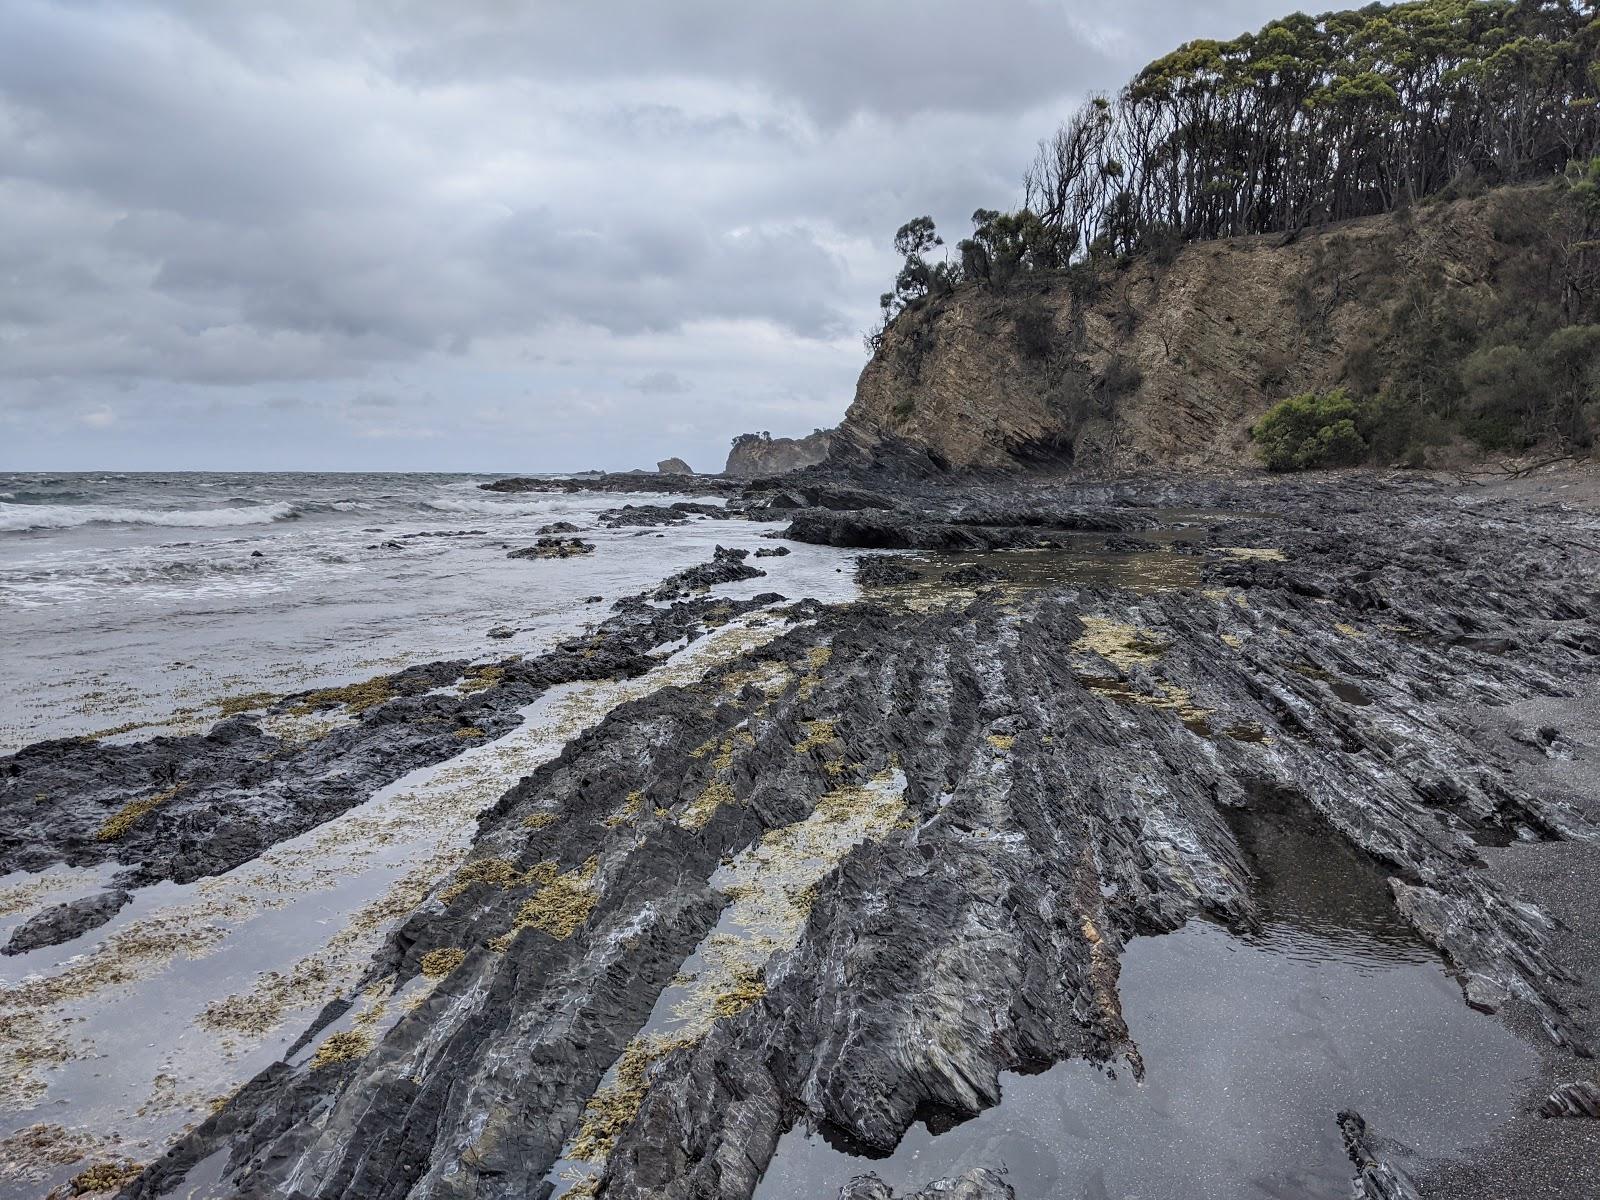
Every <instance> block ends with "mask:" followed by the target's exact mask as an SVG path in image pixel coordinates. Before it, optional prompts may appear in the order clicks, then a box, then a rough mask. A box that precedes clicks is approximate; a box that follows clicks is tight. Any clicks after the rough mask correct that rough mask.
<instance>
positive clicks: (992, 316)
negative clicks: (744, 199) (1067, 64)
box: [833, 188, 1553, 471]
mask: <svg viewBox="0 0 1600 1200" xmlns="http://www.w3.org/2000/svg"><path fill="white" fill-rule="evenodd" d="M1552 202H1553V201H1552V199H1551V193H1550V192H1549V191H1548V190H1546V191H1540V190H1539V189H1527V188H1524V189H1507V190H1502V191H1500V192H1492V193H1489V194H1487V195H1484V196H1480V197H1476V198H1473V199H1466V200H1457V201H1453V202H1448V203H1440V204H1434V205H1427V206H1422V207H1418V208H1413V209H1408V210H1403V211H1401V212H1399V213H1395V214H1391V215H1388V216H1382V217H1372V218H1366V219H1362V220H1358V221H1350V222H1345V223H1343V224H1340V225H1337V226H1330V227H1328V228H1325V229H1323V230H1320V231H1316V232H1310V233H1306V234H1304V235H1302V236H1300V237H1298V238H1296V239H1293V240H1289V239H1285V238H1284V237H1282V236H1271V237H1251V238H1232V239H1226V240H1221V241H1215V242H1201V243H1195V244H1191V245H1188V246H1185V247H1183V248H1181V249H1179V250H1177V251H1176V253H1174V254H1170V255H1164V256H1163V255H1152V254H1147V255H1144V256H1142V257H1140V258H1137V259H1135V260H1132V261H1131V262H1127V263H1123V264H1121V265H1106V266H1103V267H1101V268H1100V269H1099V270H1091V269H1089V268H1088V267H1083V266H1080V267H1078V268H1074V269H1073V270H1070V271H1063V272H1050V273H1039V274H1033V275H1025V276H1022V277H1020V278H1018V279H1017V280H1015V281H1014V282H1013V283H1011V285H1010V286H1009V287H1007V288H1005V289H996V288H994V287H991V286H979V285H974V284H966V285H962V286H960V287H958V288H957V289H956V290H955V291H954V292H953V293H951V294H950V295H948V296H945V297H942V298H940V299H936V300H928V301H925V302H923V303H921V304H919V305H916V306H914V307H912V308H909V309H907V310H906V311H905V312H904V313H902V314H901V315H900V316H899V317H898V318H897V319H896V320H895V321H893V322H892V323H891V324H890V326H889V327H888V329H886V330H885V331H884V334H883V337H882V341H881V345H880V346H879V348H878V350H877V352H876V353H875V354H874V356H873V358H872V360H871V361H870V362H869V363H868V364H867V366H866V368H865V369H864V370H863V371H862V373H861V377H860V381H859V383H858V384H857V388H856V395H855V400H854V403H853V404H852V405H851V406H850V410H849V412H848V414H847V416H846V418H845V421H844V422H843V424H842V426H841V427H840V430H839V434H838V436H836V438H835V440H834V452H833V453H834V457H835V458H836V459H838V460H841V461H846V462H852V463H860V462H863V461H877V462H883V461H886V460H892V459H900V460H902V461H905V460H907V459H911V460H915V459H917V458H918V457H925V459H926V460H931V462H932V464H933V465H934V466H937V467H951V468H990V469H994V468H998V469H1002V470H1012V469H1017V468H1019V467H1027V466H1030V465H1041V464H1050V465H1061V464H1071V465H1074V466H1078V467H1083V468H1087V469H1091V470H1107V471H1123V470H1129V469H1137V468H1141V467H1148V466H1152V465H1172V466H1183V467H1191V468H1192V467H1229V466H1237V465H1245V464H1250V463H1253V457H1252V456H1251V454H1250V448H1249V433H1248V431H1249V428H1250V426H1251V424H1252V423H1253V422H1254V421H1255V420H1257V419H1258V418H1259V417H1260V416H1261V414H1262V413H1263V412H1265V411H1266V410H1267V409H1268V408H1269V407H1270V406H1271V405H1273V404H1274V403H1276V402H1278V401H1279V400H1282V399H1284V398H1285V397H1287V396H1290V395H1294V394H1296V393H1298V392H1302V391H1306V390H1312V389H1323V388H1329V387H1333V386H1337V385H1340V384H1341V383H1345V382H1348V381H1350V380H1351V377H1352V375H1358V376H1360V377H1361V379H1360V382H1361V384H1362V386H1363V387H1366V388H1372V387H1373V386H1374V385H1377V386H1380V387H1381V386H1382V384H1383V382H1384V380H1385V377H1386V373H1388V372H1391V371H1392V370H1393V366H1392V364H1393V362H1394V360H1395V359H1396V358H1398V357H1400V356H1401V355H1400V354H1399V350H1400V343H1401V341H1402V340H1403V339H1405V338H1408V337H1414V336H1415V335H1414V330H1413V329H1410V328H1408V325H1407V322H1406V319H1405V318H1406V312H1405V311H1404V310H1405V309H1406V307H1407V306H1414V305H1416V304H1417V303H1418V302H1419V295H1420V296H1421V297H1422V298H1423V299H1427V298H1430V297H1439V296H1445V297H1449V298H1451V301H1452V302H1456V303H1458V304H1464V305H1471V304H1492V303H1495V302H1500V303H1502V304H1503V303H1505V302H1506V300H1507V298H1508V297H1514V296H1515V295H1517V294H1520V292H1521V291H1522V290H1525V289H1528V288H1530V287H1536V286H1540V281H1541V280H1543V281H1544V283H1545V284H1548V283H1549V282H1550V281H1549V279H1548V271H1549V264H1548V256H1549V248H1548V244H1547V241H1546V239H1545V236H1544V232H1543V231H1544V230H1545V228H1546V226H1547V225H1548V222H1549V213H1550V211H1551V210H1550V205H1551V204H1552Z"/></svg>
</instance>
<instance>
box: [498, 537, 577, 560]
mask: <svg viewBox="0 0 1600 1200" xmlns="http://www.w3.org/2000/svg"><path fill="white" fill-rule="evenodd" d="M593 553H594V543H593V542H586V541H584V540H583V539H582V538H576V537H542V538H540V539H539V540H538V541H537V542H535V543H534V544H533V545H531V546H524V547H523V548H522V549H521V550H513V551H511V553H509V554H507V555H506V557H507V558H577V557H579V556H580V555H584V554H593Z"/></svg>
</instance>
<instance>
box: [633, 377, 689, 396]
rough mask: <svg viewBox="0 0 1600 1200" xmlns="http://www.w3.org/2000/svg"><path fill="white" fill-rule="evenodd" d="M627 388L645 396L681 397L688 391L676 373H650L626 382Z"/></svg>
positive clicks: (687, 386) (686, 385)
mask: <svg viewBox="0 0 1600 1200" xmlns="http://www.w3.org/2000/svg"><path fill="white" fill-rule="evenodd" d="M628 386H629V387H630V388H632V389H633V390H634V391H636V392H643V393H644V394H645V395H647V396H681V395H682V394H683V393H684V392H687V391H688V390H689V385H688V384H687V383H685V382H684V380H683V378H682V377H681V376H680V375H679V374H678V373H677V372H676V371H651V372H650V374H648V375H641V376H639V377H638V378H637V379H630V380H628Z"/></svg>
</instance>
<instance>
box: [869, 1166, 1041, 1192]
mask: <svg viewBox="0 0 1600 1200" xmlns="http://www.w3.org/2000/svg"><path fill="white" fill-rule="evenodd" d="M1015 1195H1016V1192H1015V1191H1013V1190H1012V1188H1011V1185H1010V1184H1009V1183H1007V1182H1006V1181H1005V1179H1004V1177H1003V1176H1001V1174H1000V1173H999V1172H998V1171H991V1170H989V1169H988V1168H987V1167H975V1168H973V1169H972V1170H970V1171H963V1172H962V1173H961V1174H960V1175H957V1176H955V1177H954V1178H952V1179H941V1180H939V1181H938V1182H937V1183H930V1184H929V1185H928V1186H927V1187H925V1188H922V1189H920V1190H918V1191H915V1192H901V1193H900V1195H899V1197H898V1198H897V1197H896V1196H895V1194H894V1189H893V1188H891V1187H890V1186H889V1185H888V1184H886V1183H884V1182H883V1180H881V1179H879V1178H878V1177H877V1176H876V1175H857V1176H856V1177H855V1178H854V1179H852V1180H851V1181H850V1182H849V1183H847V1184H845V1185H844V1186H843V1187H842V1188H840V1189H839V1200H1012V1197H1014V1196H1015Z"/></svg>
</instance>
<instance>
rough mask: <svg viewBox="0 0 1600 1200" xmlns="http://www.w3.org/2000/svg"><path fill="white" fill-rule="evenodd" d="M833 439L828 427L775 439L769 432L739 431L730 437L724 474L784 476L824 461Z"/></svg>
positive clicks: (748, 476)
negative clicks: (730, 441) (804, 434)
mask: <svg viewBox="0 0 1600 1200" xmlns="http://www.w3.org/2000/svg"><path fill="white" fill-rule="evenodd" d="M832 442H833V431H832V430H831V429H819V430H817V431H816V432H815V433H812V434H808V435H807V436H806V437H803V438H784V437H780V438H775V437H773V436H772V435H771V434H769V433H742V434H740V435H739V436H738V437H736V438H734V439H733V449H731V450H729V451H728V461H727V463H726V464H725V465H724V466H723V468H722V473H723V474H724V475H733V476H739V477H742V478H746V479H751V478H758V477H762V476H768V475H787V474H788V473H789V472H790V471H799V470H802V469H803V468H805V467H814V466H816V465H818V464H819V463H822V462H825V461H826V460H827V457H828V449H829V447H830V446H831V445H832Z"/></svg>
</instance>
